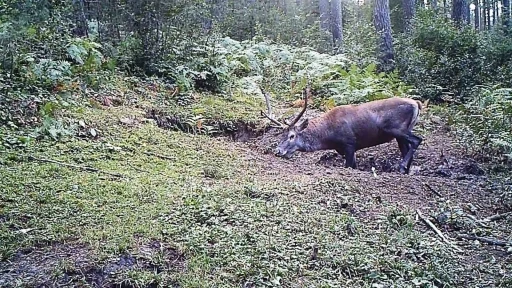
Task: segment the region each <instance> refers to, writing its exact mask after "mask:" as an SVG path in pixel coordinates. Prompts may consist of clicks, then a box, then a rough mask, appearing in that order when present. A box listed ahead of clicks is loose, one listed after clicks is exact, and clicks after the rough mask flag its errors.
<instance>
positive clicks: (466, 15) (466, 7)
mask: <svg viewBox="0 0 512 288" xmlns="http://www.w3.org/2000/svg"><path fill="white" fill-rule="evenodd" d="M463 3H464V10H463V16H464V17H463V18H464V20H465V21H464V22H465V24H468V25H469V24H471V9H470V8H469V4H470V3H471V0H464V2H463Z"/></svg>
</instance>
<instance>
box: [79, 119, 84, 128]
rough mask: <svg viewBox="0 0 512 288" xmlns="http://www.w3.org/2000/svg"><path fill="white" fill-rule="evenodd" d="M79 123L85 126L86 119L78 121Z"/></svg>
mask: <svg viewBox="0 0 512 288" xmlns="http://www.w3.org/2000/svg"><path fill="white" fill-rule="evenodd" d="M78 125H80V126H81V127H82V128H85V122H84V120H80V121H78Z"/></svg>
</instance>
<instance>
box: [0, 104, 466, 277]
mask: <svg viewBox="0 0 512 288" xmlns="http://www.w3.org/2000/svg"><path fill="white" fill-rule="evenodd" d="M207 99H208V98H207ZM204 101H210V100H204ZM212 101H213V100H212ZM210 104H211V103H210ZM223 113H229V111H228V112H223ZM143 114H144V111H143V110H138V109H134V108H128V107H117V108H111V109H108V110H107V109H94V108H84V109H83V110H81V111H77V112H75V113H74V114H73V115H72V116H73V117H74V118H75V119H77V120H80V119H83V120H84V121H85V122H86V125H90V126H91V127H95V128H96V129H97V130H98V131H99V138H97V139H95V140H91V139H89V140H81V139H78V138H75V139H72V140H70V141H67V142H61V143H55V142H46V141H41V142H39V143H32V144H30V145H28V146H27V147H26V148H25V149H23V150H6V151H4V152H2V153H0V164H1V165H2V167H3V168H2V169H0V179H1V181H0V191H2V193H1V194H0V200H1V202H0V203H1V204H0V256H1V257H2V260H3V261H5V260H7V259H16V257H13V256H14V255H16V253H17V252H18V251H20V249H23V248H27V247H39V248H36V249H49V250H50V252H48V251H46V250H45V251H46V252H44V253H43V255H48V254H51V253H54V254H59V253H56V252H51V251H52V249H53V250H55V248H53V247H54V245H57V244H59V243H62V245H64V247H68V246H69V248H67V249H68V250H70V251H71V254H70V255H73V253H75V252H73V251H77V252H76V253H78V254H80V255H82V254H83V255H82V256H81V258H83V259H86V260H87V261H85V262H88V263H89V264H88V265H85V266H84V265H81V264H77V261H76V260H73V258H72V257H71V256H68V257H67V258H66V257H64V259H61V260H59V262H58V263H59V264H58V265H57V264H55V263H53V262H51V263H47V265H50V264H52V266H51V267H52V268H51V269H50V270H48V271H51V274H49V275H46V276H45V277H47V278H45V279H47V280H48V281H50V282H59V281H63V280H62V279H65V278H63V277H64V276H65V275H71V276H70V277H71V278H72V279H74V281H76V282H75V283H91V280H90V278H87V277H85V278H83V277H81V276H80V277H79V276H77V275H82V274H85V275H91V267H92V268H95V269H102V268H101V267H110V266H108V265H109V264H112V263H114V262H115V261H116V260H115V259H118V257H121V256H122V255H133V256H134V257H135V259H136V261H138V262H137V263H139V264H140V265H139V266H134V267H132V269H125V270H120V271H118V272H116V273H114V274H112V275H109V276H108V277H110V278H109V279H110V281H112V282H116V283H121V282H123V283H129V284H130V285H132V286H135V287H145V286H146V285H149V284H158V285H160V287H168V286H170V285H175V284H178V285H180V286H181V287H240V286H242V285H244V283H252V285H255V286H254V287H263V286H283V287H296V286H303V287H306V286H307V287H311V286H314V287H339V286H344V287H381V286H378V285H389V284H393V285H395V286H401V287H414V285H415V284H418V285H420V284H421V285H423V286H421V287H432V286H429V285H436V286H437V287H442V286H443V285H444V287H457V286H458V285H460V283H463V282H461V281H464V279H462V278H460V277H461V276H460V275H458V273H459V272H460V271H465V272H467V271H469V270H468V267H464V263H463V262H462V261H460V259H459V258H458V256H455V255H453V254H452V252H451V251H450V249H449V248H447V246H445V245H444V244H442V243H441V242H440V241H438V240H437V239H436V240H434V239H435V238H433V237H430V236H429V235H428V234H424V233H421V232H419V231H418V229H417V227H416V223H415V221H414V218H413V217H414V216H413V213H414V211H410V210H409V209H407V208H406V207H403V206H399V205H398V204H396V203H394V202H383V203H380V202H379V201H377V200H375V199H374V198H373V197H372V196H371V194H372V193H373V192H372V191H371V190H369V189H371V188H370V187H368V186H365V185H360V184H358V183H356V182H351V181H350V180H349V179H343V178H341V177H339V176H337V175H333V176H332V177H323V178H316V177H314V176H306V175H301V174H299V173H297V174H294V173H293V171H287V170H284V168H281V167H279V166H275V171H269V172H268V173H267V172H266V171H265V169H266V168H265V163H264V161H265V160H261V161H260V160H258V161H255V160H248V158H246V157H245V156H247V153H248V152H247V150H245V149H243V148H242V147H239V146H237V145H235V144H233V143H228V142H223V141H222V140H220V139H213V138H209V137H207V136H203V135H192V134H188V133H183V132H179V131H169V130H164V129H161V128H158V127H157V126H156V125H155V124H154V123H153V122H143V123H140V124H139V125H138V126H136V127H126V126H123V125H122V124H120V122H119V119H121V118H124V117H128V116H134V115H136V116H138V117H141V116H142V115H143ZM224 116H225V114H224ZM224 116H219V117H224ZM4 133H6V134H9V133H10V132H9V131H5V130H4ZM146 152H148V153H146ZM156 155H159V156H156ZM28 156H32V157H35V158H38V159H51V160H55V161H60V162H63V163H70V164H74V165H82V166H89V167H94V168H96V169H100V170H102V171H108V172H115V173H120V174H122V175H123V176H124V177H112V176H109V175H107V174H104V173H97V172H89V171H84V170H80V169H76V168H70V167H66V166H63V165H57V164H52V163H46V162H40V161H34V160H31V159H30V158H29V157H28ZM162 156H163V157H162ZM270 161H273V162H277V161H278V160H275V159H272V160H270ZM347 207H348V208H347ZM350 207H353V209H350ZM152 241H157V242H158V243H163V244H162V245H165V247H167V248H166V249H167V250H165V249H163V250H162V249H160V248H159V249H156V248H151V249H150V248H148V247H150V243H152ZM82 244H83V245H85V247H87V248H75V247H76V245H82ZM148 249H149V250H148ZM316 249H317V251H318V252H317V253H316V252H313V251H314V250H316ZM148 251H152V252H151V253H149V254H148ZM170 251H177V252H176V253H183V255H184V258H183V259H182V260H180V261H181V262H182V263H180V264H179V265H176V264H170V263H169V262H170V258H172V257H170V256H169V255H170V254H172V253H171V252H170ZM41 253H42V252H41ZM76 253H75V254H76ZM52 255H53V254H52ZM57 258H58V257H57ZM59 259H60V258H59ZM14 261H15V260H14ZM4 263H7V262H4ZM35 263H39V262H37V261H36V262H35ZM148 263H150V264H148ZM41 265H42V264H41ZM148 267H149V268H148ZM155 267H158V269H157V270H155V269H154V268H155ZM88 273H89V274H88ZM66 279H67V278H66ZM87 279H89V280H87ZM18 280H21V282H22V283H25V284H27V283H30V281H29V279H28V278H27V279H23V278H21V279H18ZM0 284H1V282H0ZM374 284H375V285H376V286H372V285H374Z"/></svg>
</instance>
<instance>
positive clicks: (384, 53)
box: [373, 0, 394, 71]
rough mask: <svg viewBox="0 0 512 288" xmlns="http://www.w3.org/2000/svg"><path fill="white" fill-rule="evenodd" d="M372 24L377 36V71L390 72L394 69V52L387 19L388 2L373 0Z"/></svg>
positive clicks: (389, 23) (385, 0)
mask: <svg viewBox="0 0 512 288" xmlns="http://www.w3.org/2000/svg"><path fill="white" fill-rule="evenodd" d="M373 23H374V25H375V30H376V32H377V34H378V35H379V43H378V49H379V50H378V54H379V55H378V58H379V61H380V67H379V70H381V71H391V70H393V69H394V64H393V62H394V51H393V36H392V35H391V20H390V17H389V0H375V6H374V9H373Z"/></svg>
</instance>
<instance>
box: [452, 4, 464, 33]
mask: <svg viewBox="0 0 512 288" xmlns="http://www.w3.org/2000/svg"><path fill="white" fill-rule="evenodd" d="M452 5H453V6H452V19H453V21H454V22H455V23H456V25H457V26H459V27H460V26H461V24H462V20H463V17H464V0H453V3H452Z"/></svg>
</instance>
